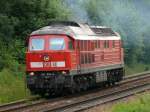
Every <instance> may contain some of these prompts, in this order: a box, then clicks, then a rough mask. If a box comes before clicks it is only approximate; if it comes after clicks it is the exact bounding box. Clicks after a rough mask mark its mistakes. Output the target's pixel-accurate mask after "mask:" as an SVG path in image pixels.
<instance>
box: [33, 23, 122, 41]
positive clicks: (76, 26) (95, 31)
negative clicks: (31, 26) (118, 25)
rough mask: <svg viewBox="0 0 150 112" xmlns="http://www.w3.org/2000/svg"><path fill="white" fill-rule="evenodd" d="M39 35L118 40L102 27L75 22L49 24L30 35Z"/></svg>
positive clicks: (107, 29)
mask: <svg viewBox="0 0 150 112" xmlns="http://www.w3.org/2000/svg"><path fill="white" fill-rule="evenodd" d="M39 34H65V35H69V36H71V37H72V38H74V39H77V40H107V39H108V40H119V39H120V36H119V35H118V34H117V33H115V32H113V31H112V29H111V28H108V27H103V26H89V25H88V24H81V23H76V22H70V21H69V22H68V21H67V22H66V21H63V22H62V21H58V22H56V21H55V22H50V23H49V25H48V26H45V27H43V28H40V29H38V30H36V31H34V32H32V33H31V35H39Z"/></svg>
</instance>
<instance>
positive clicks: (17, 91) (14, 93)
mask: <svg viewBox="0 0 150 112" xmlns="http://www.w3.org/2000/svg"><path fill="white" fill-rule="evenodd" d="M23 77H24V74H23V72H20V73H17V74H15V73H13V72H11V71H10V70H8V69H4V70H2V71H1V72H0V104H2V103H8V102H12V101H16V100H19V99H23V98H26V97H27V96H29V92H27V90H26V89H25V83H24V78H23Z"/></svg>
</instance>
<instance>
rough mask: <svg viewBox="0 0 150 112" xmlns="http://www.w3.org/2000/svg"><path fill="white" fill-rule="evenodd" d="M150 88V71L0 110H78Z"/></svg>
mask: <svg viewBox="0 0 150 112" xmlns="http://www.w3.org/2000/svg"><path fill="white" fill-rule="evenodd" d="M149 89H150V73H149V72H145V73H141V74H138V75H133V76H130V77H125V78H124V80H123V81H122V82H120V83H119V84H117V85H116V86H113V87H107V88H105V89H96V90H90V91H87V92H83V93H81V94H82V95H79V94H78V95H70V96H67V97H65V96H64V97H59V98H54V99H49V100H43V99H42V100H41V99H40V100H38V101H36V100H35V101H30V102H28V101H20V102H15V103H10V104H7V105H2V106H0V112H33V111H35V112H53V111H54V112H76V111H82V110H85V109H88V108H91V107H94V106H96V105H100V104H104V103H108V102H111V101H114V100H118V99H121V98H124V97H127V96H130V95H133V94H135V93H139V92H143V91H145V90H149Z"/></svg>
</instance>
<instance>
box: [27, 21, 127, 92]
mask: <svg viewBox="0 0 150 112" xmlns="http://www.w3.org/2000/svg"><path fill="white" fill-rule="evenodd" d="M26 73H27V87H28V88H29V89H30V91H31V92H32V93H36V94H41V95H43V94H45V93H61V90H64V89H67V90H70V91H72V92H73V91H80V90H86V89H87V88H90V87H93V86H94V85H96V84H98V83H101V84H114V83H115V82H119V81H121V80H122V79H123V75H124V60H123V48H122V47H121V37H120V36H119V34H118V33H116V32H113V31H112V30H111V28H107V27H101V26H89V25H87V24H80V23H76V22H51V23H50V24H49V26H46V27H43V28H41V29H39V30H36V31H34V32H32V33H31V34H30V37H29V41H28V50H27V52H26Z"/></svg>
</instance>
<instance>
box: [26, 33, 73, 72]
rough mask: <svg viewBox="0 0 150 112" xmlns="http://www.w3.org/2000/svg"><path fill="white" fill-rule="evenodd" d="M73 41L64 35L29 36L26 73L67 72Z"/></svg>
mask: <svg viewBox="0 0 150 112" xmlns="http://www.w3.org/2000/svg"><path fill="white" fill-rule="evenodd" d="M73 49H74V44H73V40H72V39H71V38H69V37H68V36H65V35H38V36H31V37H30V39H29V47H28V52H27V65H28V66H27V71H55V70H57V71H58V70H69V69H70V67H71V61H70V52H72V51H73Z"/></svg>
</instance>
